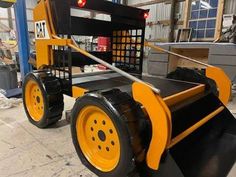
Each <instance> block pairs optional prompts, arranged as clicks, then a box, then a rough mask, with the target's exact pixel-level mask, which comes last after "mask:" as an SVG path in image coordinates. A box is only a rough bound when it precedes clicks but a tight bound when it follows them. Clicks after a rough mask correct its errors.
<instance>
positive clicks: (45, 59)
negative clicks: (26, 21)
mask: <svg viewBox="0 0 236 177" xmlns="http://www.w3.org/2000/svg"><path fill="white" fill-rule="evenodd" d="M33 14H34V22H35V23H36V22H39V21H44V22H45V26H46V30H47V32H48V38H46V39H36V40H35V47H36V56H37V60H36V61H37V68H38V69H39V68H41V67H42V66H45V65H48V66H50V65H53V63H54V60H53V55H52V46H67V44H68V42H70V40H69V39H53V37H52V36H53V35H55V28H54V25H53V20H52V14H51V11H50V9H49V1H48V0H46V1H40V2H39V4H38V5H37V6H36V7H35V9H34V12H33Z"/></svg>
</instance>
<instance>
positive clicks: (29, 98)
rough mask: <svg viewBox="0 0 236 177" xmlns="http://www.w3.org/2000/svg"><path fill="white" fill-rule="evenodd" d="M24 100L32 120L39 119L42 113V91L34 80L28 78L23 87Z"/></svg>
mask: <svg viewBox="0 0 236 177" xmlns="http://www.w3.org/2000/svg"><path fill="white" fill-rule="evenodd" d="M25 102H26V106H27V110H28V113H29V115H30V117H31V118H32V119H33V120H34V121H37V122H38V121H40V120H41V119H42V117H43V114H44V99H43V96H42V91H41V89H40V87H39V86H38V84H37V82H36V81H34V80H29V81H28V82H27V84H26V88H25Z"/></svg>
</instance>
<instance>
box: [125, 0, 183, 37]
mask: <svg viewBox="0 0 236 177" xmlns="http://www.w3.org/2000/svg"><path fill="white" fill-rule="evenodd" d="M147 1H149V0H140V1H138V0H128V5H134V4H138V3H143V2H147ZM140 8H143V9H150V16H149V18H148V19H147V22H154V23H155V22H158V21H160V22H163V21H165V20H170V12H171V4H166V3H158V4H153V5H148V6H142V7H140ZM183 9H184V2H180V3H178V4H177V6H176V17H177V18H178V19H179V20H182V19H183ZM176 28H177V27H176ZM169 32H170V30H169V26H168V25H163V24H161V23H160V24H155V25H152V26H147V28H146V39H150V40H156V39H168V36H169Z"/></svg>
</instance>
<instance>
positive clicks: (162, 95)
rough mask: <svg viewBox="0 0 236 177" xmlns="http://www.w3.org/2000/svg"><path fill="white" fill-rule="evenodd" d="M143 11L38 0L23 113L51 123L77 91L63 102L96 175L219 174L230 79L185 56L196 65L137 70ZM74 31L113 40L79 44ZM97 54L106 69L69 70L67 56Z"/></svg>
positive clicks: (231, 150) (230, 133)
mask: <svg viewBox="0 0 236 177" xmlns="http://www.w3.org/2000/svg"><path fill="white" fill-rule="evenodd" d="M71 9H73V10H71ZM76 10H83V11H89V12H91V11H92V12H98V13H100V14H106V15H108V16H109V18H108V20H106V21H104V20H99V19H93V18H85V17H81V16H78V15H76V13H74V11H76ZM72 12H73V13H72ZM147 16H148V10H142V9H138V8H134V7H128V6H123V5H119V4H114V3H111V2H109V1H103V0H41V1H39V3H38V5H37V6H36V7H35V9H34V22H35V38H36V57H37V59H36V63H37V69H38V70H37V71H34V72H32V73H29V74H28V75H27V76H26V77H25V79H24V84H23V100H24V107H25V111H26V114H27V116H28V118H29V121H30V122H31V123H32V124H34V125H36V126H37V127H39V128H46V127H48V126H50V125H52V124H55V123H56V122H57V121H59V120H60V119H61V116H62V112H63V109H64V102H63V94H66V95H69V96H72V97H74V98H77V99H76V102H75V105H74V107H73V109H72V112H71V134H72V140H73V143H74V146H75V149H76V152H77V153H78V156H79V158H80V160H81V161H82V163H83V164H84V165H85V166H86V167H88V168H89V169H90V170H91V171H93V172H94V173H95V174H97V175H98V176H102V177H126V176H135V175H139V176H141V177H149V176H150V177H226V176H227V174H228V172H229V171H230V169H231V168H232V166H233V165H234V163H235V159H236V120H235V118H234V117H233V115H232V114H231V113H230V112H229V110H228V109H227V108H226V105H227V103H228V101H229V98H230V94H231V82H230V80H229V79H228V77H227V75H226V74H225V73H224V72H223V71H222V70H221V69H220V68H217V67H214V66H211V65H208V64H205V63H201V62H198V61H195V60H192V59H189V58H186V57H183V56H181V57H182V58H183V59H186V60H189V62H195V63H197V64H199V65H202V66H203V67H204V70H203V71H196V70H191V69H188V68H178V69H177V70H176V71H174V72H172V73H169V74H168V77H167V78H160V77H154V76H143V75H142V63H143V48H144V45H145V41H144V36H145V25H146V19H145V18H146V17H147ZM74 36H95V37H97V36H103V37H109V38H110V39H111V44H110V45H111V47H110V48H111V50H110V51H101V52H98V51H85V50H83V49H82V48H80V47H79V46H78V45H77V43H76V41H75V40H74ZM146 45H147V46H149V47H152V48H154V49H157V50H162V51H163V52H169V51H165V50H163V49H160V48H158V47H156V46H152V45H150V44H148V43H147V44H146ZM169 53H170V54H172V55H177V54H175V53H171V52H169ZM97 63H99V64H102V65H104V66H106V67H107V68H109V70H107V71H104V72H95V73H81V74H73V73H72V67H73V66H79V67H81V68H82V67H83V66H85V65H90V64H97Z"/></svg>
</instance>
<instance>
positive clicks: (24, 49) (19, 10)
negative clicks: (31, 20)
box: [14, 0, 32, 79]
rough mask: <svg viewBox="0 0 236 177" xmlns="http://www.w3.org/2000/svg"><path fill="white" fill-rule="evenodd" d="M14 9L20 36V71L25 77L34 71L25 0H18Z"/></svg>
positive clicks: (22, 76)
mask: <svg viewBox="0 0 236 177" xmlns="http://www.w3.org/2000/svg"><path fill="white" fill-rule="evenodd" d="M14 10H15V20H16V30H17V36H18V51H19V61H20V71H21V78H22V79H23V78H24V76H25V75H26V74H27V73H29V72H30V71H32V67H31V65H30V64H29V63H28V60H29V56H30V47H29V34H28V25H27V18H26V5H25V0H17V3H16V4H15V5H14Z"/></svg>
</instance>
